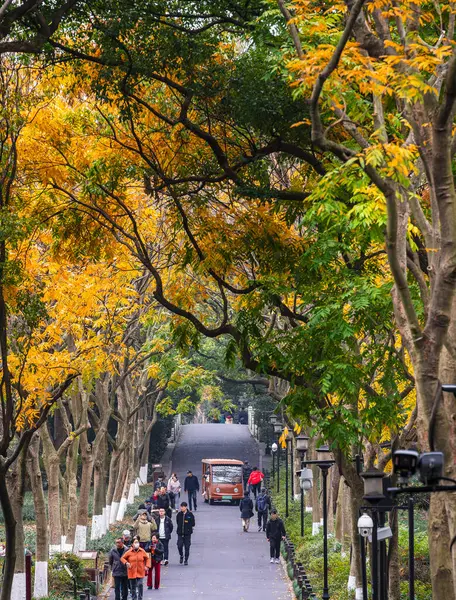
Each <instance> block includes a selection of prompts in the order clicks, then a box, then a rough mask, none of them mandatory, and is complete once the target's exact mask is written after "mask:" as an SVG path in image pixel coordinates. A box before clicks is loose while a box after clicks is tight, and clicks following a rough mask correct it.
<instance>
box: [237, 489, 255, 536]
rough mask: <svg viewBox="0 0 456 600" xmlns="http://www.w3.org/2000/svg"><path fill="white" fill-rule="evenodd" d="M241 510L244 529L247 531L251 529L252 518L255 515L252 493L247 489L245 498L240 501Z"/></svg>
mask: <svg viewBox="0 0 456 600" xmlns="http://www.w3.org/2000/svg"><path fill="white" fill-rule="evenodd" d="M239 510H240V511H241V519H242V529H243V531H245V533H247V531H248V530H249V525H250V519H251V518H252V517H253V502H252V500H251V499H250V494H249V492H248V491H247V490H246V491H245V495H244V498H242V500H241V501H240V503H239Z"/></svg>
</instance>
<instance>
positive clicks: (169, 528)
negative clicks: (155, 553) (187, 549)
mask: <svg viewBox="0 0 456 600" xmlns="http://www.w3.org/2000/svg"><path fill="white" fill-rule="evenodd" d="M158 512H159V516H158V517H155V522H156V523H157V532H158V537H159V540H160V542H161V543H162V544H163V562H162V564H164V565H167V564H168V558H169V540H170V539H171V534H172V532H173V529H174V526H173V522H172V520H171V519H170V518H169V517H168V516H167V515H166V512H165V509H164V508H160V510H159V511H158Z"/></svg>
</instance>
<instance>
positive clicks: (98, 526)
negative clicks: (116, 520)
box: [90, 515, 104, 540]
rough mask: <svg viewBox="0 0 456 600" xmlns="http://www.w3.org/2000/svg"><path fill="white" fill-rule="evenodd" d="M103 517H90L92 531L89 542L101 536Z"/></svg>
mask: <svg viewBox="0 0 456 600" xmlns="http://www.w3.org/2000/svg"><path fill="white" fill-rule="evenodd" d="M103 522H104V519H103V515H93V517H92V529H91V532H90V539H91V540H99V539H100V538H101V537H102V536H103V535H104V533H103Z"/></svg>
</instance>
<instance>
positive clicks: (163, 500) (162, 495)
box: [156, 486, 172, 517]
mask: <svg viewBox="0 0 456 600" xmlns="http://www.w3.org/2000/svg"><path fill="white" fill-rule="evenodd" d="M156 507H157V508H158V510H160V508H164V509H165V512H166V514H167V515H168V517H171V515H172V511H171V500H170V498H169V494H168V492H167V491H166V487H165V486H162V487H161V488H160V489H159V491H158V498H157V503H156Z"/></svg>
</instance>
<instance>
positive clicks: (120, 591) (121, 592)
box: [109, 538, 128, 600]
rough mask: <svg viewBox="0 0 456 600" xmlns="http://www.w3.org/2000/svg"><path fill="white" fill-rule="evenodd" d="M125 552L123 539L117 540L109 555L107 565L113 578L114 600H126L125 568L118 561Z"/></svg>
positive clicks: (126, 576)
mask: <svg viewBox="0 0 456 600" xmlns="http://www.w3.org/2000/svg"><path fill="white" fill-rule="evenodd" d="M127 550H128V548H127V547H126V546H125V544H124V542H123V539H122V538H118V539H117V540H116V545H115V547H114V548H113V549H112V550H111V552H110V553H109V564H110V565H111V572H112V576H113V577H114V589H115V599H116V600H127V598H128V575H127V567H126V566H125V565H124V564H123V562H121V560H120V559H121V558H122V556H123V554H124V553H125V552H126V551H127Z"/></svg>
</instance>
